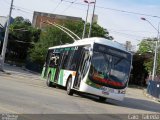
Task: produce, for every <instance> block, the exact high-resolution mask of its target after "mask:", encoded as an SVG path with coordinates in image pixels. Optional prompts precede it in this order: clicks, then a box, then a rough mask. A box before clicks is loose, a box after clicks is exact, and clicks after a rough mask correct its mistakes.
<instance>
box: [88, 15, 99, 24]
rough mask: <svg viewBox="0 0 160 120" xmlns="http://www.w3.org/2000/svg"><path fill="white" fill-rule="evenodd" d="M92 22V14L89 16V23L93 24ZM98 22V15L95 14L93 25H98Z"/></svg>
mask: <svg viewBox="0 0 160 120" xmlns="http://www.w3.org/2000/svg"><path fill="white" fill-rule="evenodd" d="M91 20H92V14H91V15H89V18H88V20H87V22H88V23H91ZM97 22H98V15H96V14H94V16H93V23H97Z"/></svg>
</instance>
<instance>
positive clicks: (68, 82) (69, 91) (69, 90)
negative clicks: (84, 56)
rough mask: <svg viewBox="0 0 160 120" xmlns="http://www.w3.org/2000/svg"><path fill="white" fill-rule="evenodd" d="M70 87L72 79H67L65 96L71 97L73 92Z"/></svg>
mask: <svg viewBox="0 0 160 120" xmlns="http://www.w3.org/2000/svg"><path fill="white" fill-rule="evenodd" d="M71 86H72V77H69V79H68V81H67V94H68V95H71V96H72V95H73V90H72V89H71Z"/></svg>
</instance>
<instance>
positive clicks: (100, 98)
mask: <svg viewBox="0 0 160 120" xmlns="http://www.w3.org/2000/svg"><path fill="white" fill-rule="evenodd" d="M106 99H107V98H105V97H101V96H99V101H100V102H105V101H106Z"/></svg>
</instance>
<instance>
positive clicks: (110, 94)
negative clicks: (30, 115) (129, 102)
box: [42, 38, 132, 101]
mask: <svg viewBox="0 0 160 120" xmlns="http://www.w3.org/2000/svg"><path fill="white" fill-rule="evenodd" d="M131 66H132V54H131V53H130V52H128V51H126V48H125V47H124V46H123V45H121V44H119V43H117V42H114V41H111V40H107V39H104V38H86V39H83V40H78V41H76V42H74V43H73V44H68V45H61V46H55V47H50V48H49V49H48V54H47V57H46V61H45V64H44V68H43V71H42V77H43V78H46V79H47V80H46V83H47V85H48V86H55V85H60V86H64V87H66V89H67V94H68V95H73V93H74V92H75V91H79V92H82V93H88V94H91V95H96V96H98V97H99V100H101V101H102V100H103V101H105V100H106V98H111V99H115V100H123V99H124V96H125V92H126V88H127V86H128V81H129V75H130V71H131Z"/></svg>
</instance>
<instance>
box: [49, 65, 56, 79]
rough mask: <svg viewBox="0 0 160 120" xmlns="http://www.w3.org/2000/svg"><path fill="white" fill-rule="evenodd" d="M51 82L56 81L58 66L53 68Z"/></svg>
mask: <svg viewBox="0 0 160 120" xmlns="http://www.w3.org/2000/svg"><path fill="white" fill-rule="evenodd" d="M50 70H51V82H54V78H55V74H56V68H51V69H50Z"/></svg>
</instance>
